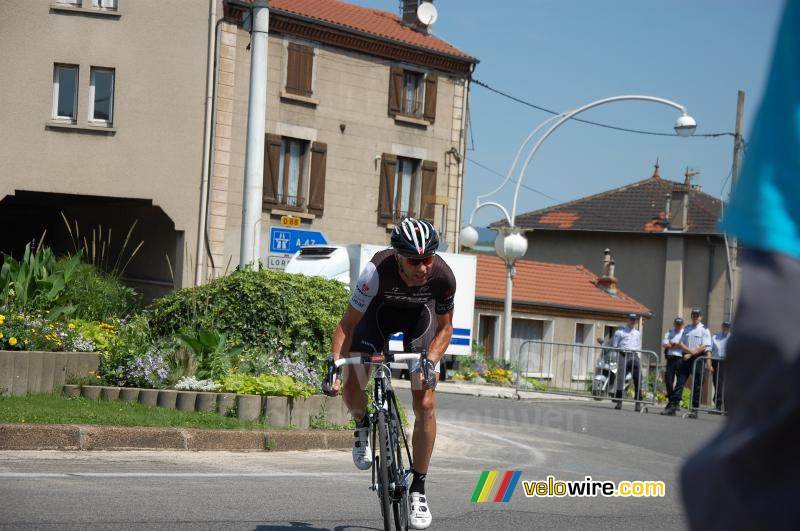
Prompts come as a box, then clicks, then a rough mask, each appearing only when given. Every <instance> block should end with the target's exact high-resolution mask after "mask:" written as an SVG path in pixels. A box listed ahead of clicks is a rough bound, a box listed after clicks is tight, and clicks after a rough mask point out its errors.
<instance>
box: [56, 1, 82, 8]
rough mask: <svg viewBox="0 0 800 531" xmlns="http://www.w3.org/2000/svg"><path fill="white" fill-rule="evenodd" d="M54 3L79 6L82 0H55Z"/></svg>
mask: <svg viewBox="0 0 800 531" xmlns="http://www.w3.org/2000/svg"><path fill="white" fill-rule="evenodd" d="M55 1H56V4H67V5H70V6H74V7H81V4H82V3H83V0H55Z"/></svg>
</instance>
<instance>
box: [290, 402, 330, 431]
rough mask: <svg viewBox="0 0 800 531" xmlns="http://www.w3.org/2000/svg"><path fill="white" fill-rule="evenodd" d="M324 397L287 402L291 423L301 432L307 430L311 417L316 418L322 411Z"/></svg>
mask: <svg viewBox="0 0 800 531" xmlns="http://www.w3.org/2000/svg"><path fill="white" fill-rule="evenodd" d="M324 399H325V396H324V395H315V396H309V397H308V398H292V399H291V400H290V401H289V404H290V408H291V412H290V416H291V423H292V424H293V425H295V426H297V427H298V428H300V429H301V430H307V429H308V428H309V426H310V424H311V417H316V416H318V415H319V414H320V411H322V404H323V400H324Z"/></svg>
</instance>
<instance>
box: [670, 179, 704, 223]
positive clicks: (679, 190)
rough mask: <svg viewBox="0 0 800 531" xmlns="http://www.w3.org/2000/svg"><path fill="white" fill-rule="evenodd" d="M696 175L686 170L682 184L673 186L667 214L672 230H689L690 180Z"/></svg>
mask: <svg viewBox="0 0 800 531" xmlns="http://www.w3.org/2000/svg"><path fill="white" fill-rule="evenodd" d="M698 173H699V172H695V171H689V168H686V173H685V174H684V177H685V179H684V181H683V184H678V185H675V187H673V189H672V194H671V195H672V200H671V201H670V213H669V217H670V221H671V223H670V229H672V230H675V231H685V230H686V229H688V228H689V191H690V190H691V189H692V180H691V179H692V177H694V176H695V175H697V174H698Z"/></svg>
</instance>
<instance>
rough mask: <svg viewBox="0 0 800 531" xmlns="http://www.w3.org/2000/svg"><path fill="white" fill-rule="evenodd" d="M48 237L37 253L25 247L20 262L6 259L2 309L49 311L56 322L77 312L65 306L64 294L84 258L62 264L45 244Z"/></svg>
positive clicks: (0, 285)
mask: <svg viewBox="0 0 800 531" xmlns="http://www.w3.org/2000/svg"><path fill="white" fill-rule="evenodd" d="M45 234H46V233H45ZM45 234H42V237H41V238H40V240H39V241H40V245H39V247H38V248H36V250H35V251H31V245H30V244H27V245H26V246H25V252H24V253H23V256H22V259H21V260H20V261H17V260H15V259H14V258H13V257H12V256H9V255H5V257H4V259H3V265H2V266H0V306H5V307H9V308H12V309H15V310H17V311H20V312H32V311H36V310H39V311H49V313H50V318H51V319H56V318H58V317H59V316H61V315H68V314H70V313H72V312H73V311H74V310H75V307H74V306H73V305H70V304H65V303H64V300H63V292H64V288H65V287H66V286H67V284H68V283H69V282H70V280H71V279H72V277H73V275H74V274H75V272H76V270H77V268H78V265H79V264H80V255H79V254H77V255H75V256H73V257H72V258H70V259H68V260H66V261H64V262H63V263H62V264H58V261H57V260H56V257H55V255H54V254H53V251H52V250H51V249H50V248H49V247H45V246H44V245H42V244H41V242H42V241H43V240H44V237H45Z"/></svg>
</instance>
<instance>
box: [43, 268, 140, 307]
mask: <svg viewBox="0 0 800 531" xmlns="http://www.w3.org/2000/svg"><path fill="white" fill-rule="evenodd" d="M62 261H63V260H62ZM59 262H61V261H59ZM62 297H63V299H64V301H65V302H66V303H67V304H70V305H72V306H74V308H75V310H74V312H73V313H72V314H71V315H70V317H73V318H76V319H83V320H86V321H110V320H111V319H113V318H115V317H116V318H122V317H125V316H127V315H129V314H131V313H133V312H134V311H136V310H137V308H138V299H139V297H138V295H137V293H136V292H135V291H134V290H133V289H132V288H129V287H127V286H126V285H125V284H123V283H122V282H121V281H120V280H119V278H118V277H115V276H113V275H109V274H107V273H103V272H102V271H99V270H98V269H96V268H95V267H94V266H93V265H89V264H80V265H79V266H78V268H77V269H76V271H75V273H74V275H73V276H72V278H71V280H70V282H69V283H68V284H67V285H66V286H65V288H64V293H63V295H62Z"/></svg>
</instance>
